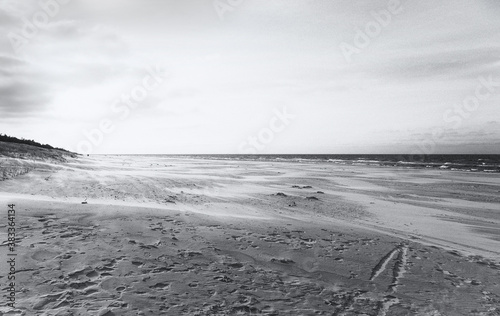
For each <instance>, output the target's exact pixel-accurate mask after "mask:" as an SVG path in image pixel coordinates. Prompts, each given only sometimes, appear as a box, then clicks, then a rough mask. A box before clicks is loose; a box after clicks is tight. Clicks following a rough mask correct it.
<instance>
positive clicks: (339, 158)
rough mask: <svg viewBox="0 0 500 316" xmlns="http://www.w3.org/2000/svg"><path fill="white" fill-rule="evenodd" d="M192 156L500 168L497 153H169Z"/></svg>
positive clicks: (469, 169) (470, 169) (482, 169)
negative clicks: (416, 154) (415, 154)
mask: <svg viewBox="0 0 500 316" xmlns="http://www.w3.org/2000/svg"><path fill="white" fill-rule="evenodd" d="M169 156H176V157H184V158H194V159H212V160H213V159H217V160H241V161H270V162H301V163H331V164H338V165H367V166H391V167H403V168H418V169H422V168H430V169H440V170H449V171H467V172H492V173H497V172H500V155H472V154H469V155H418V156H413V155H404V154H402V155H338V154H335V155H329V154H322V155H302V154H300V155H293V154H288V155H169Z"/></svg>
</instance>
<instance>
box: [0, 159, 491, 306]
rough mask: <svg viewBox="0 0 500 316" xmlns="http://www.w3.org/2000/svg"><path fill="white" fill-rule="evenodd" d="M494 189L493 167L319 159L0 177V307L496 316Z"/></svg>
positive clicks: (116, 162)
mask: <svg viewBox="0 0 500 316" xmlns="http://www.w3.org/2000/svg"><path fill="white" fill-rule="evenodd" d="M499 191H500V178H499V176H498V175H496V174H470V173H462V172H447V171H445V172H442V171H432V170H412V169H395V168H373V167H363V166H338V165H337V166H332V165H328V164H306V163H285V162H283V163H270V162H242V161H210V160H196V159H180V158H175V157H144V156H100V157H97V158H81V159H78V160H76V159H75V160H71V161H68V162H67V163H64V164H54V165H51V166H50V168H48V167H47V168H38V169H36V168H35V169H34V170H32V171H31V172H29V173H27V174H24V175H20V176H18V177H16V178H14V179H11V180H8V181H1V182H0V192H1V193H0V203H2V204H3V205H5V206H7V204H9V203H14V204H16V214H17V215H16V221H17V222H16V225H17V237H18V245H17V252H18V256H17V266H16V269H17V274H16V284H17V285H16V286H17V288H16V290H17V293H16V308H15V309H12V308H10V307H8V306H6V304H2V305H1V307H0V312H1V313H4V314H5V315H105V316H112V315H374V316H375V315H499V314H500V307H499V306H500V286H499V282H500V281H499V280H500V277H499V276H500V263H499V260H500V238H499V236H500V235H499V234H498V229H497V228H498V227H500V225H499V224H500V213H499V212H498V205H499V203H498V202H499V201H498V192H499ZM455 193H457V194H455ZM83 201H86V202H87V203H88V204H82V202H83ZM4 223H6V221H4ZM0 232H1V233H2V239H3V240H5V239H6V238H4V237H6V225H5V224H3V225H2V227H0ZM6 253H7V248H6V247H5V243H4V246H3V247H0V255H1V256H2V258H6V257H7V255H6ZM4 261H6V260H2V265H1V266H0V277H1V280H2V284H7V271H8V267H7V266H6V263H5V262H4ZM7 312H9V313H7Z"/></svg>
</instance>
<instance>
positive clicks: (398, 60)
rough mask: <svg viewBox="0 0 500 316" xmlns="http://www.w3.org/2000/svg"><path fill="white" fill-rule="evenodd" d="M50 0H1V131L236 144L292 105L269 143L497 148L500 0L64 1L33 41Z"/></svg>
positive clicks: (271, 149)
mask: <svg viewBox="0 0 500 316" xmlns="http://www.w3.org/2000/svg"><path fill="white" fill-rule="evenodd" d="M54 1H56V0H54ZM40 3H55V2H51V1H49V0H45V1H41V2H39V1H31V0H29V1H22V2H21V1H17V0H16V1H14V0H0V133H2V132H3V133H7V134H12V135H15V136H20V137H26V138H34V139H36V140H38V141H40V142H43V143H50V144H53V145H55V146H60V147H65V148H69V149H72V150H77V149H78V146H79V144H81V142H82V141H89V140H88V139H87V138H86V136H85V132H89V131H92V130H94V129H96V128H99V124H100V122H101V121H102V120H103V119H106V120H110V121H112V122H113V126H114V129H113V131H112V132H110V133H106V134H105V137H104V138H103V141H102V143H99V144H98V145H94V146H93V148H92V150H93V151H92V152H93V153H238V150H239V148H240V145H241V143H242V142H244V141H245V140H246V139H247V138H248V137H249V136H252V135H258V133H259V131H260V130H262V128H265V127H266V126H268V125H269V121H270V120H271V119H272V118H273V116H274V115H275V112H274V111H275V110H276V109H283V108H286V109H288V111H289V112H290V113H293V115H294V116H295V118H294V119H293V121H292V122H291V123H290V124H289V125H287V126H286V129H284V130H283V131H281V132H279V133H278V134H276V135H274V136H275V137H274V139H273V141H272V142H270V143H269V144H266V146H265V148H264V149H262V150H261V151H260V153H402V152H411V151H414V150H415V149H416V148H417V149H418V148H420V147H421V146H422V144H427V143H429V141H431V142H433V143H434V145H435V146H434V147H435V148H434V149H433V150H434V153H438V152H447V153H460V152H463V151H464V150H466V151H468V152H477V153H500V149H499V146H498V140H499V139H500V128H499V124H500V110H499V102H500V59H499V56H500V20H499V19H498V16H499V13H500V3H498V2H497V1H493V0H477V1H466V0H454V1H451V0H438V1H431V0H426V1H408V0H407V1H399V4H398V1H395V0H393V1H381V0H370V1H368V0H340V1H338V0H336V1H331V0H302V1H296V0H287V1H285V0H280V1H269V0H246V1H241V2H240V3H239V4H238V5H235V6H234V7H227V6H228V5H229V4H228V3H237V2H228V1H225V0H216V1H209V0H186V1H174V0H171V1H164V0H161V1H160V0H147V1H134V0H107V1H102V0H101V1H97V0H65V1H62V0H61V1H59V2H57V10H56V11H52V13H54V14H53V16H49V17H48V21H47V22H48V23H45V24H44V25H42V26H35V28H36V31H35V33H36V34H35V35H33V36H31V37H30V38H27V37H26V36H24V35H23V30H26V25H27V24H26V23H33V21H34V19H35V18H36V16H37V14H38V16H39V17H40V16H41V15H40V12H42V13H43V12H45V11H44V9H43V8H42V7H41V6H40ZM215 3H218V4H219V5H220V4H221V3H222V4H225V5H226V6H225V7H224V8H226V9H227V8H230V9H228V10H226V11H220V10H221V9H220V8H221V7H219V11H217V8H216V7H215V6H214V4H215ZM394 3H396V4H394ZM391 7H394V8H397V11H398V13H397V14H391V15H390V16H389V21H388V22H387V23H386V24H387V25H385V26H384V25H381V24H380V23H381V22H377V21H378V20H377V18H375V16H376V15H377V14H374V12H375V13H377V12H378V15H379V16H380V12H381V11H382V10H390V8H391ZM51 10H55V9H54V7H53V6H52V9H51ZM46 16H48V15H46ZM221 16H222V18H221ZM26 21H28V22H26ZM35 22H36V21H35ZM370 23H371V24H370ZM374 23H375V24H377V23H378V25H379V26H380V30H379V31H378V32H376V35H374V36H368V35H367V36H368V40H367V41H366V38H365V44H366V45H363V47H360V46H359V45H356V40H357V39H358V40H359V36H360V35H359V34H360V32H363V33H364V34H366V32H369V29H368V31H367V27H368V25H372V26H373V25H374ZM35 24H36V23H35ZM38 24H40V23H38ZM20 38H21V39H24V40H22V41H21V42H19V39H20ZM13 43H14V45H13ZM20 43H22V48H21V49H16V47H18V46H19V45H20ZM343 47H344V48H343ZM345 47H351V48H354V49H355V52H354V53H353V52H352V51H350V52H349V51H348V52H347V53H346V50H345ZM346 54H347V55H346ZM151 67H156V68H161V69H163V72H164V73H163V77H162V78H163V79H162V81H161V84H159V85H158V86H155V88H154V89H151V91H149V90H148V94H147V97H146V98H145V99H144V100H143V101H141V102H140V104H138V106H137V107H135V108H133V109H131V110H130V113H129V115H127V117H126V118H125V119H124V118H123V116H124V107H123V106H124V105H123V104H122V105H121V107H118V106H116V107H115V108H113V104H114V102H115V101H116V100H117V99H120V98H121V96H122V95H123V94H130V93H131V91H134V89H135V88H136V87H137V86H138V85H139V86H140V85H143V81H144V78H145V77H146V76H149V75H150V74H151ZM480 78H482V79H480ZM153 82H154V81H151V84H152V83H153ZM485 82H486V85H485ZM488 82H489V83H488ZM478 87H479V88H478ZM477 91H479V92H480V95H481V96H483V97H481V99H480V100H479V99H478V100H479V103H478V104H472V103H468V104H467V105H466V106H465V107H464V106H463V105H462V102H464V100H469V101H470V97H474V96H475V95H476V94H477ZM468 98H469V99H468ZM471 102H472V101H471ZM113 109H114V110H113ZM117 109H120V110H121V111H118V110H117ZM436 131H438V132H439V133H438V134H439V135H440V136H439V137H436V136H433V133H434V135H436Z"/></svg>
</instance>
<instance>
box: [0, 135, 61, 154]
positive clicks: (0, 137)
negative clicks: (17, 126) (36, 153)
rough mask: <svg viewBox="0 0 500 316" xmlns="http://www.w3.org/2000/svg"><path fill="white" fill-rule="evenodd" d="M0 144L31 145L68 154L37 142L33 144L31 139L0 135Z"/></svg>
mask: <svg viewBox="0 0 500 316" xmlns="http://www.w3.org/2000/svg"><path fill="white" fill-rule="evenodd" d="M0 142H4V143H14V144H25V145H31V146H34V147H40V148H45V149H56V150H61V151H65V152H67V153H70V152H69V151H67V150H66V149H62V148H57V147H52V146H50V145H49V144H40V143H38V142H35V141H34V140H32V139H24V138H17V137H13V136H8V135H5V134H0Z"/></svg>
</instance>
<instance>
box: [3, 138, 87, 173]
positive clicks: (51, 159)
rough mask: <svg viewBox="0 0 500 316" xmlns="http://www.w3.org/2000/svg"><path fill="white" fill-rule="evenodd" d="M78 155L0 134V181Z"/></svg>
mask: <svg viewBox="0 0 500 316" xmlns="http://www.w3.org/2000/svg"><path fill="white" fill-rule="evenodd" d="M77 156H78V155H77V154H75V153H72V152H70V151H67V150H65V149H61V148H54V147H52V146H50V145H47V144H45V145H43V144H40V143H37V142H35V141H33V140H27V139H19V138H16V137H12V136H7V135H4V134H0V181H2V180H7V179H12V178H14V177H17V176H20V175H23V174H26V173H28V172H30V171H32V170H34V169H37V168H39V167H40V166H41V164H43V163H62V162H66V161H67V158H69V157H71V158H76V157H77Z"/></svg>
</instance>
